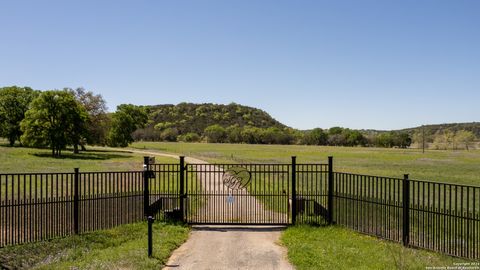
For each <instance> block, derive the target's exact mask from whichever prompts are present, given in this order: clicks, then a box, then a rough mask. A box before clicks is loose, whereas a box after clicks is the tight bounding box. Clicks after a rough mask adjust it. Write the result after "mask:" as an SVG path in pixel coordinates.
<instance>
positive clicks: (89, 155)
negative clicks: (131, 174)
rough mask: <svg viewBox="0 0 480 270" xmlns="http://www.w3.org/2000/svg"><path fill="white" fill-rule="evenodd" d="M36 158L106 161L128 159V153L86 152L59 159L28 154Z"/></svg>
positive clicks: (43, 154)
mask: <svg viewBox="0 0 480 270" xmlns="http://www.w3.org/2000/svg"><path fill="white" fill-rule="evenodd" d="M115 153H125V152H115ZM30 155H33V156H36V157H41V158H55V159H74V160H75V159H77V160H108V159H113V158H130V156H129V155H128V153H125V155H120V154H113V153H112V152H110V151H104V152H98V151H95V150H93V151H88V152H80V153H79V154H73V153H64V154H62V155H61V156H60V157H53V156H52V154H50V153H34V154H30Z"/></svg>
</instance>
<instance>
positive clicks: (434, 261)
mask: <svg viewBox="0 0 480 270" xmlns="http://www.w3.org/2000/svg"><path fill="white" fill-rule="evenodd" d="M281 241H282V244H283V245H285V246H286V247H287V249H288V259H289V260H290V261H291V262H292V263H293V264H294V265H295V266H296V267H297V269H299V270H303V269H305V270H307V269H425V267H429V266H430V267H433V266H436V267H447V266H450V267H453V266H455V263H467V264H468V263H471V264H472V265H473V263H474V262H473V261H468V260H463V259H458V258H453V257H448V256H443V255H440V254H438V253H434V252H429V251H425V250H418V249H412V248H404V247H403V246H401V245H399V244H396V243H392V242H389V241H384V240H379V239H376V238H373V237H370V236H365V235H361V234H359V233H356V232H353V231H350V230H346V229H343V228H341V227H336V226H330V227H311V226H295V227H290V228H288V229H287V230H286V231H285V232H284V233H283V234H282V238H281ZM445 269H446V268H445ZM452 269H453V268H452Z"/></svg>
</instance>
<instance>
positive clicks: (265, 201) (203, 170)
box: [145, 157, 331, 225]
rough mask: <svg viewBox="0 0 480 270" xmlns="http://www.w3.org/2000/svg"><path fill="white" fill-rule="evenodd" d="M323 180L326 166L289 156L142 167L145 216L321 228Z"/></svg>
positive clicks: (324, 204)
mask: <svg viewBox="0 0 480 270" xmlns="http://www.w3.org/2000/svg"><path fill="white" fill-rule="evenodd" d="M146 161H148V160H147V159H146ZM328 176H329V175H328V165H327V164H297V163H296V159H295V157H292V163H291V164H185V162H184V158H183V157H180V163H179V164H178V165H177V164H175V165H172V164H148V163H147V164H146V179H147V181H148V185H146V186H148V187H149V188H148V189H147V190H146V194H145V200H148V201H147V203H146V205H149V207H147V208H146V209H145V212H146V215H147V214H150V215H153V214H157V216H158V214H163V215H162V216H161V217H160V218H165V217H167V218H168V217H173V218H177V219H181V220H183V221H185V222H187V223H189V224H232V225H236V224H238V225H240V224H255V225H286V224H292V223H295V222H309V223H326V222H327V219H328V211H327V205H328V203H329V202H328V199H327V197H328V188H327V185H328V181H327V179H328ZM148 179H150V180H148ZM330 205H331V204H330Z"/></svg>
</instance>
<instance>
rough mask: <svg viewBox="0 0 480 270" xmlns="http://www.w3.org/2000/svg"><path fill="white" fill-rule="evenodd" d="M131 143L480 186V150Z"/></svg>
mask: <svg viewBox="0 0 480 270" xmlns="http://www.w3.org/2000/svg"><path fill="white" fill-rule="evenodd" d="M132 147H133V148H139V149H154V150H159V151H164V152H170V153H176V154H179V155H186V156H193V157H198V158H201V159H205V160H207V161H210V162H226V163H237V162H238V163H243V162H266V163H289V162H290V161H291V158H290V157H291V156H297V162H298V163H326V162H327V157H328V156H333V157H334V170H335V171H340V172H350V173H359V174H368V175H378V176H388V177H398V178H402V177H403V175H404V174H410V178H411V179H418V180H431V181H438V182H449V183H457V184H470V185H480V150H471V151H465V150H459V151H443V150H442V151H439V150H428V151H426V153H425V154H423V153H422V151H421V150H418V149H386V148H363V147H332V146H304V145H248V144H207V143H164V142H137V143H134V144H132Z"/></svg>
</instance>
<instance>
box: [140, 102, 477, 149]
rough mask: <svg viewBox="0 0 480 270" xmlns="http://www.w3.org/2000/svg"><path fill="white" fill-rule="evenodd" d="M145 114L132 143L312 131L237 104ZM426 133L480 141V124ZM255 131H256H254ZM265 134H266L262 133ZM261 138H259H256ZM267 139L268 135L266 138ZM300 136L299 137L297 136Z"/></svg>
mask: <svg viewBox="0 0 480 270" xmlns="http://www.w3.org/2000/svg"><path fill="white" fill-rule="evenodd" d="M143 107H144V108H146V110H147V112H148V118H149V121H148V124H147V126H146V127H145V128H143V129H138V130H137V131H135V133H134V134H133V136H134V138H135V140H147V141H150V140H152V141H157V140H170V141H175V140H177V138H179V137H178V136H181V135H186V134H190V133H195V134H194V135H195V136H196V137H195V138H196V139H192V140H193V141H196V140H199V138H202V137H203V136H205V132H204V131H205V128H207V127H209V126H211V125H220V126H222V127H223V128H228V127H231V126H237V127H239V128H244V127H247V128H252V127H253V128H258V129H260V130H266V129H268V128H276V129H278V130H280V131H282V132H286V133H288V136H293V137H294V138H293V139H292V140H291V141H296V142H299V141H301V137H302V135H301V134H307V133H309V132H310V131H311V130H304V131H301V130H298V131H294V130H293V129H290V128H289V127H287V126H286V125H284V124H282V123H280V122H279V121H277V120H275V119H274V118H273V117H271V116H270V115H269V114H268V113H267V112H265V111H263V110H261V109H257V108H253V107H248V106H244V105H240V104H236V103H230V104H228V105H225V104H213V103H203V104H196V103H180V104H177V105H173V104H164V105H153V106H143ZM423 128H424V129H425V134H426V135H427V136H431V139H432V140H433V136H434V135H437V134H438V135H440V134H443V132H444V131H446V130H449V131H453V132H456V131H458V130H468V131H472V132H473V133H474V134H475V136H476V137H477V138H480V122H473V123H451V124H436V125H425V126H424V127H423ZM359 131H360V132H361V133H362V134H363V135H364V136H365V137H367V138H370V140H374V138H375V137H377V136H379V135H380V134H382V133H388V132H390V131H387V130H370V129H369V130H359ZM393 131H394V132H396V133H408V134H409V135H410V136H411V137H413V135H414V133H417V132H421V131H422V127H413V128H407V129H402V130H393ZM257 132H258V130H257ZM264 135H265V134H264ZM255 136H257V137H261V136H262V135H258V134H257V135H255ZM265 136H267V137H268V136H269V135H265ZM299 136H300V137H299Z"/></svg>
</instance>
